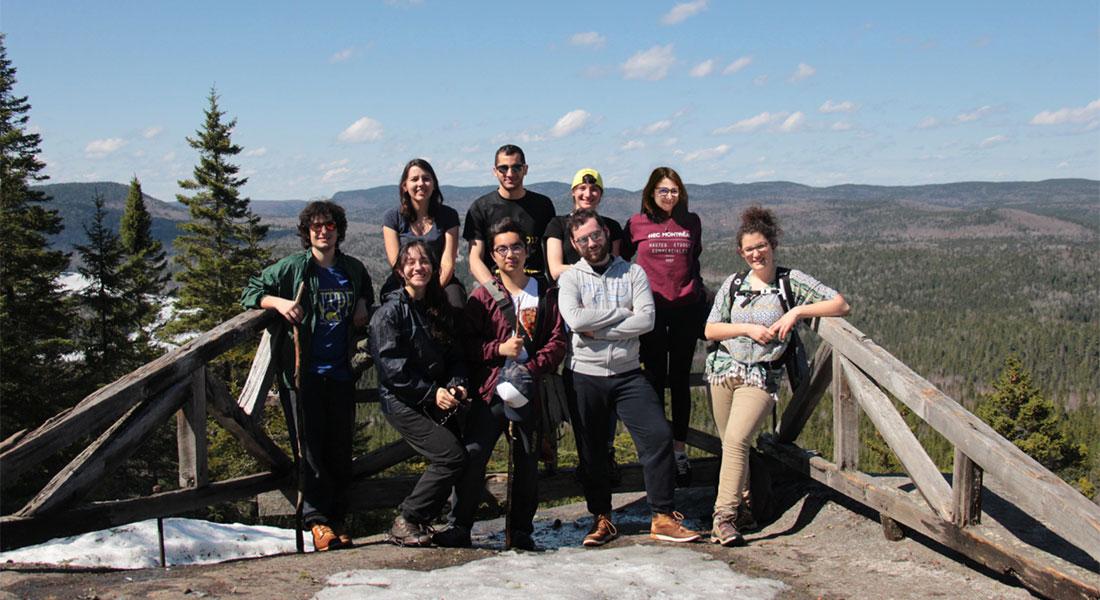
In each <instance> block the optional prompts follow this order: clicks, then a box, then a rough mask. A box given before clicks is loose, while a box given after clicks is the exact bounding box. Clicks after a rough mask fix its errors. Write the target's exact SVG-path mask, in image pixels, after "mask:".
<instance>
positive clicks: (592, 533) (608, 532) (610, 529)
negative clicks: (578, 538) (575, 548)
mask: <svg viewBox="0 0 1100 600" xmlns="http://www.w3.org/2000/svg"><path fill="white" fill-rule="evenodd" d="M617 537H619V530H618V529H615V524H614V523H612V522H611V516H610V515H596V521H595V522H594V523H592V529H589V530H588V535H586V536H584V541H583V542H581V545H583V546H587V547H589V548H591V547H594V546H602V545H604V544H606V543H608V542H610V541H611V540H613V539H615V538H617Z"/></svg>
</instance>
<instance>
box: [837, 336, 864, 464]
mask: <svg viewBox="0 0 1100 600" xmlns="http://www.w3.org/2000/svg"><path fill="white" fill-rule="evenodd" d="M842 360H843V359H842V357H841V356H840V354H836V353H834V354H833V358H832V361H833V385H832V391H833V462H834V463H836V466H838V467H840V468H841V469H851V470H857V469H859V407H858V406H857V405H856V401H855V400H854V399H853V398H852V391H851V390H850V389H849V387H848V382H847V380H846V379H845V378H844V373H842V372H841V370H840V363H841V361H842Z"/></svg>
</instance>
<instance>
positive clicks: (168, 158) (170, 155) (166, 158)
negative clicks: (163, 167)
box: [160, 152, 176, 162]
mask: <svg viewBox="0 0 1100 600" xmlns="http://www.w3.org/2000/svg"><path fill="white" fill-rule="evenodd" d="M160 159H161V160H162V161H164V162H172V161H173V160H176V153H175V152H169V153H168V154H165V155H164V156H162V157H160Z"/></svg>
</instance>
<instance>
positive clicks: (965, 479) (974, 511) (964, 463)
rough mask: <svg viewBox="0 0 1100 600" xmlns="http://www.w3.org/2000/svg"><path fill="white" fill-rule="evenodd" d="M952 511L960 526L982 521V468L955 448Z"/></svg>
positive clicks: (956, 522)
mask: <svg viewBox="0 0 1100 600" xmlns="http://www.w3.org/2000/svg"><path fill="white" fill-rule="evenodd" d="M951 492H952V507H953V508H952V512H953V513H954V515H955V520H954V522H955V524H956V525H958V526H959V527H966V526H968V525H978V524H979V523H981V522H982V468H981V467H979V466H978V465H976V464H974V461H972V460H970V457H968V456H967V455H965V454H963V453H962V451H961V450H959V449H958V448H955V465H954V469H953V472H952V475H951Z"/></svg>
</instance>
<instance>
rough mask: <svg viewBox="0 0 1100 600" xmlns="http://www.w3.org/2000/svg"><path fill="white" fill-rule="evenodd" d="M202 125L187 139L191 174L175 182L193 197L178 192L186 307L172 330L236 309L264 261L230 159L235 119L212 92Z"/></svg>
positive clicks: (215, 320) (206, 324)
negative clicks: (182, 209) (195, 158)
mask: <svg viewBox="0 0 1100 600" xmlns="http://www.w3.org/2000/svg"><path fill="white" fill-rule="evenodd" d="M208 100H209V106H208V107H207V108H206V110H205V111H204V113H205V117H206V120H205V123H204V124H203V128H202V129H200V130H199V131H197V132H196V136H195V137H194V138H190V137H189V138H187V142H188V143H189V144H190V145H191V147H192V148H195V149H196V150H198V151H199V163H198V164H197V165H196V166H195V169H194V172H193V178H192V179H189V180H186V181H180V182H179V185H180V187H182V188H183V189H185V190H192V191H193V192H194V194H193V195H191V196H187V195H183V194H180V195H177V196H176V197H177V199H178V200H179V201H180V202H181V203H183V204H184V205H185V206H187V208H188V209H189V211H190V213H191V220H190V221H188V222H187V223H183V224H181V225H180V228H181V229H182V230H183V233H182V234H181V235H180V236H179V237H177V238H176V247H177V248H178V249H179V256H178V261H179V264H180V266H181V267H182V270H181V271H180V272H179V273H178V274H177V275H176V279H177V281H178V282H179V283H180V288H179V307H180V308H181V309H191V310H189V311H187V312H184V313H182V314H181V316H180V317H179V318H178V320H177V321H176V322H175V323H173V326H172V329H173V330H174V331H177V332H185V331H206V330H208V329H210V328H212V327H214V326H216V325H218V324H219V323H221V322H223V321H225V320H227V319H229V318H231V317H233V316H234V315H236V314H237V313H239V312H240V311H241V308H240V305H239V304H238V301H239V299H240V294H241V290H242V289H243V288H244V285H245V283H247V281H248V278H249V276H251V275H252V274H254V273H256V272H258V271H259V270H260V269H261V268H262V267H263V265H264V263H266V262H267V260H268V253H267V251H266V249H264V248H262V247H261V246H260V243H261V242H262V241H263V239H264V237H265V236H266V235H267V226H266V225H261V224H260V218H259V217H258V216H256V215H255V214H253V213H252V211H251V209H250V208H249V200H248V198H242V197H241V193H240V188H241V187H242V186H243V185H244V184H245V183H246V182H247V181H248V179H247V178H246V177H239V176H238V175H237V173H238V172H239V171H240V168H239V167H238V166H237V165H234V164H233V163H231V162H230V159H232V158H233V157H234V156H236V155H237V154H239V153H240V152H241V147H240V146H238V145H236V144H234V143H233V142H232V140H231V139H230V134H231V133H232V131H233V128H234V127H236V125H237V121H236V119H232V120H229V121H226V120H224V117H225V113H224V112H223V111H222V110H221V108H220V107H219V106H218V95H217V92H216V90H214V89H211V90H210V96H209V97H208Z"/></svg>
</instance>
